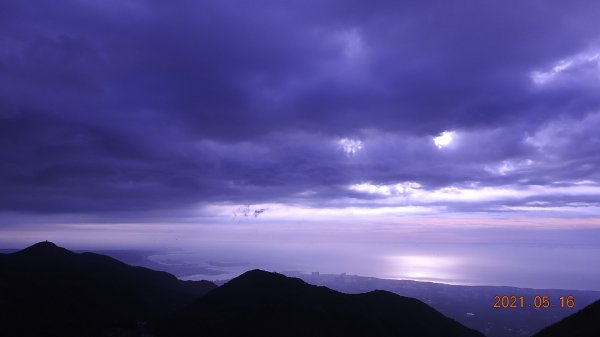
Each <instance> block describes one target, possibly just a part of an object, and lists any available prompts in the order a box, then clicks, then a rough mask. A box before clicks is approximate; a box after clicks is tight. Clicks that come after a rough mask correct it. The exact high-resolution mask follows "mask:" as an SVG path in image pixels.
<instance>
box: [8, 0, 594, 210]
mask: <svg viewBox="0 0 600 337" xmlns="http://www.w3.org/2000/svg"><path fill="white" fill-rule="evenodd" d="M462 5H464V3H462V2H458V3H456V2H454V3H451V4H450V3H432V2H427V1H426V2H419V3H415V4H412V3H411V4H409V3H397V2H392V1H389V2H385V1H384V2H380V3H378V5H377V6H374V5H372V4H369V5H368V4H366V3H364V2H359V1H350V2H348V1H328V2H326V3H324V2H317V1H309V2H306V1H303V2H300V1H292V2H286V3H285V4H284V3H281V2H277V1H269V0H264V1H259V2H257V3H253V4H249V3H244V2H241V1H234V2H223V1H203V2H193V1H182V2H178V3H176V4H175V3H162V2H158V1H151V0H146V1H144V0H138V1H126V2H122V1H102V2H95V1H85V2H80V1H67V2H61V3H60V4H38V5H36V6H30V5H29V4H27V3H26V2H23V1H5V2H3V4H2V5H0V6H1V8H0V13H5V14H0V16H2V17H0V18H1V20H0V29H1V30H2V31H3V32H4V33H3V36H2V38H0V146H1V147H0V187H1V188H2V191H3V193H2V195H1V196H0V210H1V211H4V212H21V213H24V214H52V213H54V214H59V213H60V214H62V213H66V214H80V215H81V214H90V215H91V214H93V215H95V216H98V217H102V216H107V217H108V216H109V215H108V214H109V213H110V214H111V215H110V216H111V217H113V216H115V215H114V214H121V215H123V214H129V215H128V216H131V217H133V218H135V215H132V214H142V213H146V214H154V213H152V212H154V211H163V212H165V213H167V214H173V213H172V212H183V213H185V212H187V211H189V210H195V209H197V208H198V207H200V206H201V205H210V204H226V205H245V204H270V203H273V204H282V205H285V204H293V205H302V207H307V208H327V207H332V208H336V207H339V208H343V207H348V206H349V205H353V204H354V203H359V204H362V203H363V202H364V203H365V204H369V203H372V202H375V203H379V202H380V200H379V196H377V195H374V194H373V193H363V192H364V191H363V190H372V189H375V190H376V191H384V192H385V193H383V194H384V195H389V196H390V197H392V196H393V195H394V194H395V193H396V191H397V188H398V186H405V185H403V184H406V183H407V182H410V183H411V184H413V183H414V184H418V186H419V189H420V190H422V191H427V193H429V194H431V193H436V192H435V191H438V193H441V192H439V191H444V189H450V188H458V189H460V191H467V190H469V191H471V192H469V193H471V194H469V195H472V196H473V197H472V198H470V199H469V200H463V199H460V198H459V200H450V199H452V198H448V200H445V199H444V200H440V201H439V202H440V203H448V204H450V203H451V204H452V207H455V208H456V209H459V210H463V211H469V210H470V209H475V208H476V209H478V210H481V209H498V208H502V207H512V208H513V209H518V208H519V207H520V209H523V207H531V206H530V204H527V203H528V202H532V201H536V200H537V201H543V202H547V203H549V205H552V206H556V207H563V206H564V205H565V204H569V203H572V202H576V201H577V200H581V201H582V202H585V203H589V204H590V205H591V204H594V203H596V202H598V198H599V196H598V195H597V194H596V193H595V192H594V193H581V194H577V193H568V195H563V194H560V193H559V196H555V197H551V194H552V193H550V192H548V191H554V190H553V189H554V188H555V187H553V186H555V185H560V186H564V187H560V188H563V189H573V190H575V191H577V190H578V188H579V187H578V186H579V185H577V182H578V181H590V182H593V183H597V182H598V181H600V178H599V177H598V174H597V173H596V172H600V171H599V170H598V158H599V157H598V150H597V149H598V144H597V143H598V139H597V137H596V136H595V130H597V127H598V124H599V123H598V116H599V114H598V113H599V111H600V99H599V98H598V95H597V94H596V92H597V90H596V89H597V48H596V47H597V44H596V42H595V41H598V38H599V37H600V31H598V28H597V24H596V17H595V16H594V15H593V13H595V12H596V11H595V9H598V8H595V7H598V6H599V5H596V4H590V3H589V2H587V1H576V2H573V3H572V4H570V5H569V6H568V7H565V6H564V5H563V4H562V3H560V2H558V1H556V2H555V1H550V2H544V4H537V3H533V2H520V3H518V4H506V3H480V4H479V3H478V4H473V3H469V5H468V6H462ZM9 14H10V15H9ZM594 48H596V49H594ZM440 137H441V138H440ZM432 140H433V141H432ZM436 140H437V141H436ZM442 140H444V141H442ZM438 148H439V149H438ZM349 186H354V187H356V188H349ZM361 186H362V187H361ZM411 186H412V185H411ZM415 186H417V185H415ZM469 186H477V187H476V188H475V187H469ZM536 186H548V187H546V188H545V189H544V191H541V192H539V195H538V194H535V193H534V194H530V192H531V191H537V190H536V188H537V187H536ZM361 189H362V190H361ZM502 191H509V192H510V193H515V194H517V195H520V196H521V197H520V198H518V199H519V200H520V201H519V202H517V203H515V200H514V198H509V197H508V195H506V198H505V195H504V194H502V193H503V192H502ZM501 192H502V193H501ZM547 192H548V193H547ZM424 193H425V192H424ZM465 193H466V192H465ZM488 193H491V194H493V195H497V197H494V198H492V199H488V198H485V197H481V198H479V197H480V196H484V195H488ZM498 193H500V194H501V195H498ZM507 193H508V192H507ZM536 193H537V192H536ZM392 199H393V198H392ZM392 199H390V200H388V201H387V202H388V203H392V202H394V201H393V200H392ZM477 199H480V200H477ZM533 199H535V200H533ZM538 199H539V200H538ZM476 201H479V203H477V207H471V206H473V204H474V203H476ZM407 203H408V204H407ZM459 203H461V205H458V204H459ZM483 204H485V205H483ZM396 206H398V207H400V206H402V207H409V206H410V207H412V206H414V207H422V205H421V204H420V202H417V201H411V202H408V201H406V200H404V201H402V204H401V205H396ZM228 207H229V206H228ZM361 207H363V206H361ZM548 207H550V206H548ZM271 212H272V210H271V209H270V210H269V212H267V213H266V214H265V215H268V214H269V213H271ZM186 214H187V213H186ZM123 216H124V215H123ZM140 217H141V215H140ZM261 217H262V215H261Z"/></svg>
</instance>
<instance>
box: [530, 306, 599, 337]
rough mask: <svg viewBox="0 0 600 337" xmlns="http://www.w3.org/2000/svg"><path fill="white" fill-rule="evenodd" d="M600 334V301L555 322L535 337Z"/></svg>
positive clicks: (577, 336) (568, 336)
mask: <svg viewBox="0 0 600 337" xmlns="http://www.w3.org/2000/svg"><path fill="white" fill-rule="evenodd" d="M598 336H600V301H597V302H594V303H592V304H590V305H588V306H587V307H585V308H584V309H582V310H581V311H579V312H577V313H575V314H573V315H571V316H569V317H567V318H565V319H563V320H562V321H560V322H558V323H556V324H553V325H551V326H549V327H547V328H545V329H543V330H542V331H540V332H538V333H537V334H535V335H534V336H533V337H598Z"/></svg>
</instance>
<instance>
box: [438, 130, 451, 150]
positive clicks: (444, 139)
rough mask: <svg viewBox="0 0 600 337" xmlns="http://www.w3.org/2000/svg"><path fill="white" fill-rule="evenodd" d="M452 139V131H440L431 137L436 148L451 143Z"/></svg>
mask: <svg viewBox="0 0 600 337" xmlns="http://www.w3.org/2000/svg"><path fill="white" fill-rule="evenodd" d="M452 139H454V132H452V131H444V132H442V133H440V135H439V136H437V137H433V143H434V144H435V146H437V148H438V149H441V148H443V147H447V146H448V145H450V143H452Z"/></svg>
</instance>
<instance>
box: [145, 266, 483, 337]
mask: <svg viewBox="0 0 600 337" xmlns="http://www.w3.org/2000/svg"><path fill="white" fill-rule="evenodd" d="M156 332H157V336H164V337H166V336H173V337H182V336H206V337H209V336H303V337H307V336H371V337H376V336H421V337H428V336H432V337H433V336H435V337H445V336H460V337H470V336H473V337H476V336H477V337H481V336H483V334H481V333H479V332H477V331H475V330H471V329H468V328H466V327H464V326H462V325H461V324H460V323H458V322H456V321H454V320H452V319H449V318H447V317H445V316H443V315H442V314H440V313H439V312H437V311H435V310H434V309H432V308H431V307H429V306H428V305H426V304H425V303H423V302H420V301H418V300H416V299H413V298H408V297H402V296H399V295H396V294H393V293H390V292H387V291H380V290H378V291H372V292H369V293H364V294H343V293H340V292H337V291H334V290H331V289H328V288H325V287H318V286H313V285H309V284H307V283H305V282H304V281H302V280H300V279H296V278H289V277H286V276H283V275H280V274H276V273H269V272H265V271H260V270H253V271H249V272H247V273H245V274H243V275H241V276H239V277H237V278H235V279H233V280H231V281H230V282H228V283H226V284H224V285H222V286H221V287H219V288H217V289H215V290H213V291H211V292H210V293H208V294H207V295H206V296H204V297H202V298H200V299H199V300H197V301H196V302H195V303H193V304H192V305H190V306H189V307H187V308H185V309H183V310H180V311H178V312H177V313H176V314H175V315H172V316H171V317H170V318H169V319H168V320H166V321H164V322H162V324H160V325H159V326H158V327H157V331H156Z"/></svg>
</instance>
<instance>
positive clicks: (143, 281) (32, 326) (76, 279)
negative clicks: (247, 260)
mask: <svg viewBox="0 0 600 337" xmlns="http://www.w3.org/2000/svg"><path fill="white" fill-rule="evenodd" d="M213 288H216V285H214V284H212V283H210V282H207V281H200V282H192V281H180V280H178V279H177V278H176V277H174V276H173V275H171V274H168V273H165V272H157V271H153V270H150V269H146V268H142V267H132V266H129V265H127V264H124V263H122V262H119V261H117V260H115V259H113V258H110V257H107V256H103V255H98V254H94V253H82V254H76V253H73V252H71V251H69V250H67V249H64V248H61V247H58V246H56V245H55V244H53V243H51V242H40V243H37V244H35V245H33V246H31V247H29V248H26V249H24V250H21V251H19V252H16V253H12V254H0V336H15V337H17V336H36V337H40V336H64V337H68V336H78V337H79V336H136V335H139V333H140V326H141V325H143V323H141V322H144V321H148V320H152V319H156V318H157V317H160V316H162V315H165V314H167V313H169V312H172V311H174V310H176V309H179V308H182V307H184V306H186V305H189V304H190V303H191V302H193V301H194V300H195V299H197V298H198V297H200V296H203V295H204V294H206V293H207V292H208V291H210V290H211V289H213Z"/></svg>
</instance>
